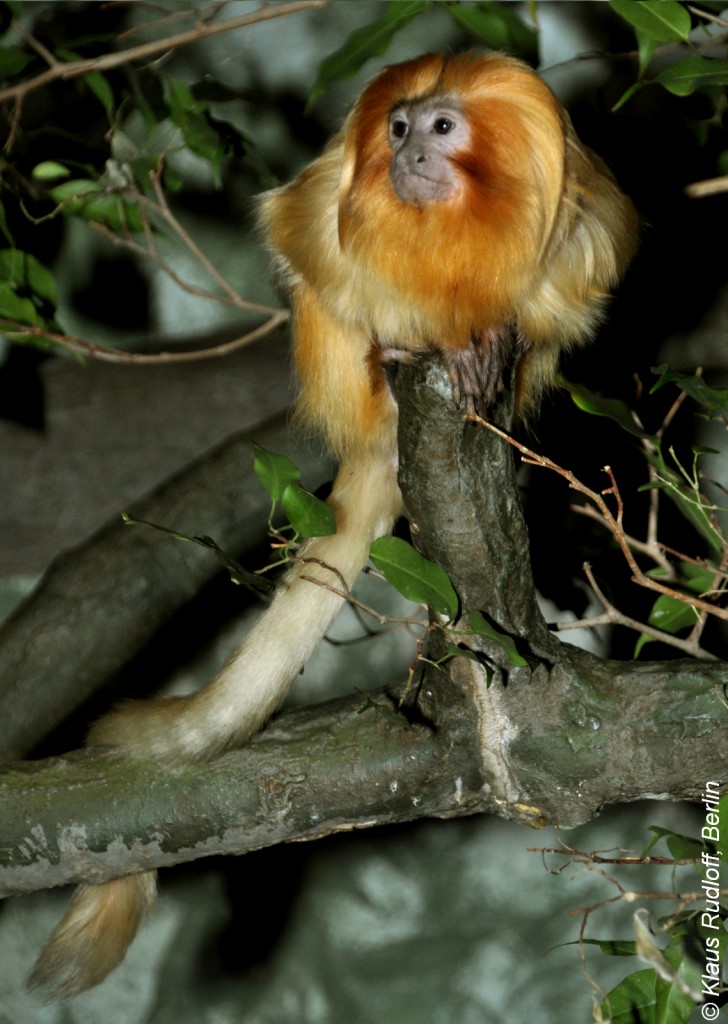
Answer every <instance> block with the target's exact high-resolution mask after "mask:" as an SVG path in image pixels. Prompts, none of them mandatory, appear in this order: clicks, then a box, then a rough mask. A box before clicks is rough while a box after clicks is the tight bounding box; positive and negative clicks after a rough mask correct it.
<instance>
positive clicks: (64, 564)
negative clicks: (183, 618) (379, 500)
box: [0, 416, 331, 761]
mask: <svg viewBox="0 0 728 1024" xmlns="http://www.w3.org/2000/svg"><path fill="white" fill-rule="evenodd" d="M254 437H255V439H256V440H257V441H259V443H260V444H262V445H263V446H264V447H267V448H270V449H272V450H275V451H284V452H286V454H289V455H290V456H291V457H292V458H293V459H294V460H295V461H296V462H297V464H298V465H299V466H301V469H302V471H303V474H304V480H305V481H306V484H307V486H309V487H316V486H318V485H319V484H320V483H322V482H323V481H324V480H326V478H327V476H328V475H329V474H330V470H331V467H330V463H329V462H328V460H325V459H322V458H321V457H320V456H317V455H315V454H313V453H312V451H311V450H310V448H308V447H307V446H306V445H304V444H295V443H294V442H292V440H291V437H290V434H289V432H288V430H287V427H286V417H285V416H279V417H276V418H275V419H274V420H272V421H270V422H269V423H266V424H262V425H261V426H260V429H258V430H256V431H255V432H254ZM250 438H251V435H250V433H248V432H246V433H245V434H236V435H235V436H233V437H231V438H229V439H228V440H227V441H225V442H224V443H223V444H222V445H220V446H219V447H218V448H216V449H214V450H213V451H212V452H209V453H207V454H206V455H205V456H203V457H202V458H201V459H199V460H198V461H196V462H195V463H193V464H192V465H191V466H189V467H188V468H187V469H185V471H184V472H182V473H181V474H179V475H178V476H176V477H175V478H174V479H172V480H170V481H168V482H166V483H165V484H163V485H162V486H161V487H159V488H158V489H157V490H156V491H154V492H153V493H152V494H150V495H148V496H147V497H146V498H144V499H142V500H141V501H139V502H136V503H134V504H133V505H132V506H131V507H130V508H129V509H128V511H129V512H130V513H131V514H132V515H133V516H134V517H135V518H137V519H145V520H148V521H150V522H154V523H159V524H161V525H163V526H167V527H170V528H172V529H175V530H178V531H179V532H181V533H185V534H188V535H199V534H206V535H208V536H210V537H212V538H213V540H215V541H216V542H217V544H218V545H219V546H220V547H221V548H223V549H224V550H225V551H227V552H228V553H230V554H232V555H233V556H235V555H240V554H241V552H244V551H246V550H250V549H251V548H253V547H255V546H256V545H259V544H260V543H261V542H262V540H263V539H264V535H265V524H266V522H267V517H268V512H269V509H270V501H269V499H268V496H267V495H266V493H265V491H264V490H263V488H262V487H261V485H260V483H259V482H258V480H257V478H256V477H255V475H254V473H253V450H252V445H251V441H250ZM219 570H220V563H219V562H218V561H217V559H216V558H215V556H214V555H213V554H212V553H211V552H210V551H207V550H205V549H204V548H202V547H198V546H197V545H193V544H183V543H180V542H176V541H173V540H170V539H169V538H167V537H164V536H163V535H162V534H160V533H158V532H156V531H153V530H149V529H146V528H144V527H141V526H133V527H130V526H125V525H124V523H123V522H122V520H121V516H119V518H118V519H115V520H114V521H113V522H111V523H110V524H109V525H108V526H106V527H105V528H103V529H102V530H101V531H100V532H99V533H97V534H96V535H95V536H93V537H92V538H90V539H89V540H88V541H87V542H86V543H85V544H83V545H82V546H81V547H80V548H76V549H74V550H72V551H68V552H65V553H64V554H63V555H61V556H60V557H59V558H58V559H57V560H56V561H55V562H54V563H53V564H52V565H51V567H50V569H49V570H48V572H47V573H46V575H45V576H44V578H43V580H42V581H41V583H40V584H39V586H38V587H37V589H36V590H35V591H34V592H33V593H32V594H31V595H30V597H29V598H28V599H27V601H25V602H24V603H23V605H21V607H20V608H19V609H18V610H17V612H16V613H15V615H13V617H12V618H11V619H10V620H9V621H8V622H7V623H5V625H4V626H3V627H2V629H0V721H1V722H2V729H0V761H5V760H11V759H13V758H18V757H22V756H24V755H26V754H28V753H29V752H30V751H31V750H32V749H33V747H34V746H35V745H36V744H37V743H38V742H39V741H40V740H42V739H43V738H44V737H45V736H46V735H47V734H48V733H49V732H50V730H51V729H53V728H54V726H56V725H58V723H59V722H61V721H63V720H64V718H65V717H66V716H67V715H68V714H70V712H71V711H73V710H74V709H75V708H77V707H78V706H79V705H80V704H82V703H83V702H84V701H85V700H86V699H87V698H88V697H89V696H91V694H92V693H94V692H95V691H96V690H97V689H98V688H100V687H101V686H102V685H104V683H107V682H108V681H109V679H110V678H111V677H113V675H114V674H116V673H117V672H118V671H119V670H120V669H121V668H122V667H123V666H124V665H125V664H126V663H127V662H129V661H130V660H131V659H132V658H133V657H134V656H135V655H137V654H138V653H139V652H140V651H141V650H143V649H144V647H145V646H146V645H147V644H148V643H149V641H150V640H151V638H152V637H153V636H154V634H155V633H156V632H157V630H158V629H159V628H160V627H161V626H162V625H163V624H164V623H165V622H166V621H168V620H169V619H170V618H171V617H172V615H173V614H174V613H175V612H176V611H178V610H179V609H180V608H182V607H183V606H184V605H185V604H186V603H188V602H189V601H190V600H191V599H192V597H193V596H194V595H195V594H196V593H197V591H198V590H200V588H201V587H202V586H204V585H205V584H206V583H208V582H209V581H210V580H211V579H212V578H213V576H214V575H215V574H216V573H217V572H219Z"/></svg>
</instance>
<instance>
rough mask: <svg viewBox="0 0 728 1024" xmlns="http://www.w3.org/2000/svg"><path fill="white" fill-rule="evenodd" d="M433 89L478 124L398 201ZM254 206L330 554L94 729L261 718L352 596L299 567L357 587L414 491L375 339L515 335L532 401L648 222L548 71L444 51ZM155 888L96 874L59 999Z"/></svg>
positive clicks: (68, 947) (60, 975)
mask: <svg viewBox="0 0 728 1024" xmlns="http://www.w3.org/2000/svg"><path fill="white" fill-rule="evenodd" d="M438 98H445V99H446V100H448V102H450V104H451V108H452V110H453V111H455V116H456V117H464V118H465V122H466V124H467V131H465V132H464V134H463V135H457V136H455V138H456V140H457V147H455V145H453V149H452V150H449V149H447V146H446V145H445V147H444V149H443V152H445V153H447V156H446V157H444V158H443V159H445V160H446V161H447V169H448V173H447V174H446V175H445V178H446V180H447V182H448V189H450V191H448V192H447V196H446V198H441V197H440V196H439V195H438V196H437V198H436V200H433V201H429V200H427V201H425V200H423V201H419V195H418V197H417V201H416V202H414V201H413V202H409V201H404V200H403V199H401V198H400V193H399V192H396V191H395V189H394V187H393V184H392V180H391V178H390V166H391V164H392V161H393V155H392V146H391V144H390V141H389V132H390V127H389V118H390V114H391V113H392V111H393V109H395V108H398V107H399V106H400V105H401V104H404V103H410V105H411V108H412V109H415V107H416V105H417V104H420V108H418V109H421V108H422V104H423V103H425V104H426V102H427V101H428V100H431V101H432V103H433V104H435V105H436V104H437V99H438ZM448 109H450V107H448ZM448 130H449V129H448ZM461 139H464V140H465V142H466V143H467V144H465V143H464V144H463V145H462V146H460V140H461ZM458 147H459V148H458ZM440 166H442V164H440ZM260 209H261V222H262V225H263V228H264V231H265V235H266V239H267V241H268V244H269V246H270V248H271V249H272V251H273V253H274V257H275V261H276V265H277V269H278V272H279V274H280V275H281V277H282V279H283V281H284V282H285V284H286V285H287V286H288V288H289V289H290V291H291V293H292V302H293V312H294V324H295V331H294V335H295V337H294V350H295V356H296V364H297V369H298V376H299V381H300V397H299V401H298V414H299V417H300V419H301V420H302V421H303V422H304V423H305V424H307V425H308V426H311V427H313V428H315V429H316V430H319V431H321V432H322V433H323V434H324V436H325V438H326V439H327V441H328V443H329V445H330V447H331V448H332V450H333V451H334V452H335V453H336V454H337V455H338V457H339V458H340V460H341V465H340V469H339V473H338V476H337V479H336V482H335V486H334V490H333V493H332V496H331V499H330V501H331V505H332V507H333V509H334V512H335V516H336V522H337V533H336V534H335V535H334V536H332V537H322V538H316V539H314V540H311V541H309V542H308V543H307V544H306V546H305V547H304V549H303V552H302V554H303V555H304V557H308V558H315V559H318V560H319V562H321V563H324V565H319V564H315V563H311V562H308V563H302V564H299V565H298V566H295V567H294V568H293V569H292V570H291V572H290V573H289V575H288V576H287V578H286V580H285V581H284V583H283V584H282V586H281V588H280V589H279V592H278V594H277V595H276V597H275V599H274V601H273V603H272V605H271V607H270V609H269V610H268V611H267V612H266V614H265V615H264V616H263V617H262V618H261V620H260V621H259V623H258V624H257V625H256V626H255V627H254V629H253V631H252V632H251V634H250V636H249V637H248V638H247V640H246V642H245V644H244V645H243V647H242V648H241V650H240V651H238V653H237V654H236V655H235V656H234V657H233V658H232V659H231V661H230V662H229V664H228V665H227V666H226V667H225V668H224V669H223V671H222V672H221V673H220V675H219V676H218V677H217V678H216V679H214V680H213V681H212V682H211V683H210V684H208V685H207V686H206V687H205V688H204V689H203V690H201V691H200V693H198V694H195V695H193V696H191V697H187V698H184V699H177V700H174V699H172V700H166V701H154V702H151V703H149V704H144V703H141V704H140V703H130V704H126V705H122V706H121V707H120V708H118V709H116V710H114V711H112V712H111V713H110V714H109V715H107V716H106V717H105V718H103V719H102V720H101V722H99V723H98V724H97V726H96V727H95V728H94V730H93V732H92V734H91V737H90V741H91V742H94V743H103V744H110V745H113V746H116V747H118V748H120V749H121V750H123V751H124V752H125V753H126V754H127V755H128V756H131V757H156V758H158V759H160V760H162V761H166V762H173V761H175V760H177V761H179V760H188V759H193V758H205V757H211V756H213V755H215V754H216V753H218V752H219V751H221V750H223V749H225V748H226V747H228V746H231V745H232V744H235V743H241V742H244V740H245V739H247V738H248V737H249V736H250V735H251V734H252V733H253V732H255V731H256V730H257V729H259V728H260V727H261V726H262V725H263V724H264V722H265V721H266V719H267V718H268V717H269V715H270V714H272V713H273V711H274V710H275V708H276V707H277V705H278V704H279V703H280V701H281V700H282V699H283V697H284V695H285V693H286V691H287V690H288V688H289V686H290V685H291V683H292V682H293V680H294V679H295V677H296V675H297V674H298V672H299V670H300V668H301V667H302V665H303V663H304V662H305V660H306V658H307V657H308V656H309V655H310V654H311V652H312V651H313V649H314V647H315V646H316V643H317V642H318V640H319V639H320V637H321V636H322V635H323V633H324V631H325V630H326V628H327V627H328V624H329V622H330V621H331V619H332V618H333V616H334V615H335V614H336V612H337V610H338V608H339V607H340V605H341V603H342V598H341V597H340V596H337V595H336V594H335V593H332V591H331V590H329V589H327V588H326V587H320V586H314V585H312V584H311V583H309V582H307V581H306V580H304V579H302V577H303V576H306V575H309V576H315V577H317V578H318V579H319V580H321V581H323V582H327V583H332V582H333V583H334V584H335V585H336V586H338V585H339V584H340V580H341V579H342V578H343V580H344V581H345V583H346V585H347V586H350V585H351V584H352V583H353V581H354V579H355V578H356V576H357V574H358V572H359V571H360V570H361V568H362V566H363V564H364V561H365V559H366V557H367V552H368V550H369V546H370V544H371V541H372V540H374V539H375V538H376V537H377V536H378V535H380V534H382V533H386V532H388V531H389V530H390V529H391V527H392V524H393V522H394V520H395V518H396V517H397V515H398V514H399V512H400V509H401V497H400V494H399V490H398V487H397V480H396V458H397V450H396V427H397V411H396V408H395V405H394V402H393V400H392V397H391V395H390V393H389V391H388V389H387V387H386V386H385V383H384V379H383V375H382V369H381V359H380V350H381V349H382V348H387V347H392V348H396V349H404V350H407V349H409V350H413V351H417V350H420V351H422V350H426V349H429V348H439V349H441V350H445V351H447V352H450V353H455V354H457V353H458V352H462V351H464V350H466V349H468V347H469V346H470V344H471V341H472V340H473V339H479V341H480V344H481V346H487V345H489V344H491V343H492V344H493V345H496V344H497V343H498V342H499V339H500V338H501V336H503V337H506V338H508V337H514V336H516V337H520V339H521V342H522V347H523V348H525V356H524V357H523V358H522V360H521V366H520V371H519V373H520V376H519V386H520V389H521V405H522V406H523V407H527V406H528V405H529V404H533V403H534V402H535V401H536V400H537V398H538V395H539V394H540V392H541V391H542V389H543V388H544V387H545V386H547V385H548V384H549V383H550V382H551V380H552V379H553V376H554V372H555V367H556V361H557V359H558V355H559V352H560V350H561V349H563V348H564V347H568V346H569V345H573V344H575V343H578V342H582V341H584V340H586V339H587V338H588V337H589V336H590V335H591V333H592V332H593V330H594V328H595V326H596V325H597V323H598V322H599V319H600V317H601V315H602V311H603V307H604V304H605V301H606V297H607V295H608V292H609V290H610V289H611V288H612V287H613V286H614V284H615V283H616V281H617V280H618V278H619V276H620V274H621V273H622V272H623V270H624V268H625V266H626V264H627V262H628V260H629V258H630V256H631V254H632V250H633V248H634V244H635V235H636V221H635V214H634V210H633V208H632V205H631V203H630V202H629V200H628V199H626V198H625V196H624V195H622V193H621V192H620V191H619V189H618V188H617V186H616V184H615V183H614V180H613V179H612V177H611V175H610V174H609V172H608V171H607V170H606V169H605V167H604V166H603V164H602V163H601V161H600V160H599V159H598V158H597V157H595V156H594V155H593V154H592V153H591V152H590V151H589V150H587V149H586V148H585V147H584V146H582V145H581V143H580V142H579V141H578V139H577V138H576V135H575V134H574V131H573V128H572V127H571V123H570V121H569V118H568V115H567V114H566V112H565V111H564V109H563V108H562V107H561V105H560V104H559V102H558V101H557V100H556V98H555V97H554V95H553V94H552V93H551V91H550V90H549V89H548V87H547V86H546V85H544V83H543V82H541V80H540V79H539V78H538V77H537V76H536V75H535V74H534V72H533V71H532V70H531V69H530V68H528V67H527V66H526V65H525V64H522V63H520V62H519V61H517V60H514V59H512V58H510V57H504V56H499V55H493V56H488V57H477V56H472V55H464V56H458V57H444V56H440V55H436V54H431V55H427V56H424V57H421V58H419V59H417V60H412V61H407V62H405V63H404V64H400V65H396V66H394V67H390V68H386V69H385V70H384V71H382V72H381V73H380V74H379V75H377V76H376V77H375V78H374V79H373V80H372V81H371V82H370V83H369V85H368V86H367V87H366V88H365V89H364V91H363V93H362V94H361V96H360V98H359V100H358V101H357V102H356V104H355V105H354V107H353V109H352V110H351V113H350V114H349V116H348V118H347V120H346V122H345V124H344V127H343V129H342V131H341V132H340V133H339V134H338V135H337V136H336V137H335V138H334V139H333V140H332V142H331V143H330V144H329V146H328V147H327V149H326V150H325V151H324V153H323V154H322V155H321V156H320V157H319V158H318V159H317V160H315V161H314V162H313V163H312V164H311V165H310V166H309V167H307V168H306V169H305V170H304V171H303V172H302V173H301V174H300V175H299V176H298V177H297V178H296V179H295V180H294V181H293V182H291V183H290V184H289V185H286V186H284V187H283V188H281V189H277V190H275V191H273V192H270V193H268V194H267V195H266V196H264V197H263V198H262V200H261V207H260ZM325 565H330V566H332V567H333V568H335V569H336V570H338V572H339V573H340V574H341V576H338V575H337V574H335V573H332V572H331V571H330V570H328V569H326V568H325ZM153 891H154V884H153V878H152V877H150V875H149V874H142V875H140V876H134V878H133V879H121V880H116V881H112V882H109V883H106V884H105V885H101V886H90V887H84V888H83V889H82V890H81V891H80V894H79V896H78V897H77V899H76V901H75V902H74V904H73V905H72V906H71V909H70V910H69V912H68V914H67V915H66V918H64V920H63V921H62V922H61V924H60V925H59V927H58V929H57V930H56V932H55V933H54V936H53V937H52V939H51V941H50V943H49V944H48V946H47V947H46V949H45V951H44V953H43V954H42V957H41V959H40V961H39V963H38V965H37V967H36V970H35V972H34V975H33V982H34V984H37V985H39V986H42V987H43V988H44V990H45V991H47V992H50V994H51V995H56V996H62V997H63V996H68V995H71V994H74V993H75V992H79V991H82V990H83V989H84V988H87V987H88V986H89V985H93V984H96V983H97V982H98V981H99V980H100V979H101V978H102V977H103V976H104V975H105V974H106V973H107V971H108V970H110V969H111V968H112V967H113V966H114V965H115V964H116V963H117V962H118V961H119V960H120V959H121V957H122V956H123V955H124V950H125V948H126V945H127V943H128V942H129V941H130V939H131V936H132V935H133V932H134V930H135V928H136V922H137V921H138V919H139V917H140V915H141V913H142V910H143V909H144V908H146V907H148V905H149V904H150V903H151V900H152V899H153Z"/></svg>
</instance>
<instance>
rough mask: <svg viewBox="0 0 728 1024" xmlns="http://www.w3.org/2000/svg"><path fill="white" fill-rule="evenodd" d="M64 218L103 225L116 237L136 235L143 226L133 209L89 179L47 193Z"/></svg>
mask: <svg viewBox="0 0 728 1024" xmlns="http://www.w3.org/2000/svg"><path fill="white" fill-rule="evenodd" d="M50 196H51V198H52V199H53V201H54V202H56V203H58V204H59V205H60V206H61V209H62V211H63V213H64V214H67V215H69V216H77V217H82V218H83V219H84V220H88V221H97V222H98V223H100V224H106V225H107V226H108V227H110V228H112V230H114V231H117V232H119V233H124V232H127V231H132V232H139V231H142V230H143V229H144V222H143V220H142V218H141V216H140V214H139V210H138V209H137V207H136V205H135V204H134V203H133V202H130V201H129V200H126V199H124V198H123V197H121V196H119V195H116V194H115V193H114V192H110V191H107V190H106V189H105V188H104V186H103V185H102V184H101V183H100V182H98V181H93V180H91V179H74V180H73V181H64V182H62V183H61V184H60V185H56V186H55V188H52V189H51V190H50Z"/></svg>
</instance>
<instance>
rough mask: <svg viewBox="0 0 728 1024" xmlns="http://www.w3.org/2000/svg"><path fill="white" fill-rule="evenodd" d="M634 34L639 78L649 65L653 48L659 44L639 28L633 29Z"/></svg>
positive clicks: (653, 51)
mask: <svg viewBox="0 0 728 1024" xmlns="http://www.w3.org/2000/svg"><path fill="white" fill-rule="evenodd" d="M635 36H636V37H637V49H638V51H639V55H640V78H641V77H642V76H643V75H644V73H645V72H646V71H647V68H648V67H649V64H650V61H651V60H652V57H653V55H654V53H655V50H656V49H657V48H658V46H659V45H660V44H659V43H658V41H657V40H656V39H654V38H653V37H652V36H648V35H645V33H644V32H641V31H640V30H639V29H635ZM628 91H629V90H628ZM625 95H626V94H625Z"/></svg>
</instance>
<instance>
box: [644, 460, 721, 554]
mask: <svg viewBox="0 0 728 1024" xmlns="http://www.w3.org/2000/svg"><path fill="white" fill-rule="evenodd" d="M644 455H645V458H646V459H647V461H648V462H649V463H650V465H652V466H654V468H655V469H656V470H657V476H658V479H657V480H655V481H653V482H652V483H651V484H650V485H649V487H650V488H653V487H656V488H658V489H659V490H661V491H663V492H664V493H665V494H666V495H667V496H668V498H670V500H671V501H672V502H673V503H674V504H675V505H676V506H677V508H679V510H680V511H681V512H682V514H683V515H684V516H685V518H686V519H687V520H688V522H690V523H692V525H693V527H694V528H695V529H696V530H697V531H698V533H700V535H701V536H702V537H704V538H705V540H707V541H708V543H709V544H710V545H711V547H712V548H713V549H714V550H715V551H716V552H717V553H718V554H719V555H722V553H723V548H724V542H723V538H722V536H721V534H720V533H719V531H718V530H716V528H715V526H714V525H713V522H712V520H711V518H710V515H709V514H708V512H707V511H706V510H705V509H704V508H703V507H702V505H701V504H700V501H699V498H698V495H697V494H696V492H695V490H694V489H693V488H692V487H690V486H688V484H687V482H686V480H685V477H684V476H683V474H682V473H680V472H678V471H676V470H675V469H673V467H672V466H668V465H667V463H666V462H665V459H664V456H663V454H662V450H661V448H660V445H659V444H656V445H655V448H654V450H650V449H646V450H645V452H644ZM643 489H644V490H647V489H648V488H647V487H645V488H640V490H643Z"/></svg>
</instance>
